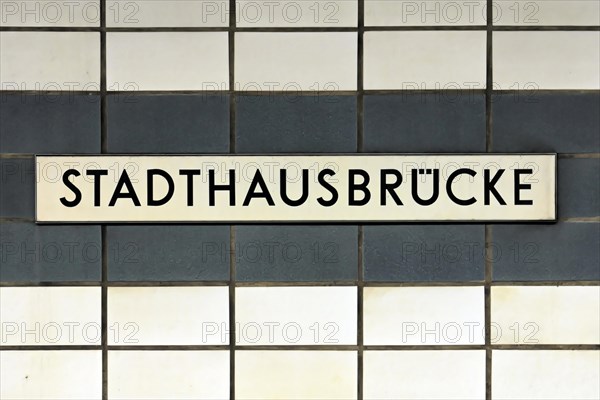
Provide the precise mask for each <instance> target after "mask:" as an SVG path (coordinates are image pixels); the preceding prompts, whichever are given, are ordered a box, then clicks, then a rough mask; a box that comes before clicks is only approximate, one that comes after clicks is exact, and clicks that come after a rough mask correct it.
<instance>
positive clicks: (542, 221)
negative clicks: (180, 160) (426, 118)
mask: <svg viewBox="0 0 600 400" xmlns="http://www.w3.org/2000/svg"><path fill="white" fill-rule="evenodd" d="M204 156H208V157H257V156H258V157H261V156H265V157H285V156H300V157H312V156H314V157H323V156H331V157H338V156H351V157H362V156H553V157H554V218H552V219H534V220H519V219H515V220H489V219H485V220H484V219H482V220H446V219H444V220H406V219H403V220H386V221H378V220H346V221H335V220H333V221H332V220H302V221H269V220H253V221H238V220H231V221H204V222H202V221H126V220H124V221H118V220H111V221H60V220H56V221H38V204H37V183H38V180H37V179H38V168H37V164H38V162H37V159H38V157H204ZM33 159H34V163H35V166H34V172H35V185H34V191H33V192H34V197H35V199H34V200H35V212H34V218H35V224H36V225H141V226H143V225H207V226H208V225H374V226H375V225H490V224H494V225H506V224H511V225H536V224H540V225H546V224H556V223H557V222H558V221H559V219H558V210H559V209H558V206H559V204H558V173H559V170H558V153H546V152H544V153H531V152H527V153H504V152H502V153H482V152H478V153H439V152H435V153H234V154H230V153H101V154H92V153H86V154H69V153H60V154H58V153H56V154H34V156H33Z"/></svg>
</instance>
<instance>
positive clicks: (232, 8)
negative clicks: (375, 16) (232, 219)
mask: <svg viewBox="0 0 600 400" xmlns="http://www.w3.org/2000/svg"><path fill="white" fill-rule="evenodd" d="M236 6H237V4H236V0H229V36H228V46H229V51H228V54H229V153H232V154H235V152H236V144H237V143H236V113H237V97H236V94H235V32H236V22H237V10H236ZM235 234H236V227H235V225H230V226H229V399H230V400H234V399H235V348H236V340H237V335H236V329H235V328H236V327H235V287H236V282H235V281H236V261H237V260H236V251H235Z"/></svg>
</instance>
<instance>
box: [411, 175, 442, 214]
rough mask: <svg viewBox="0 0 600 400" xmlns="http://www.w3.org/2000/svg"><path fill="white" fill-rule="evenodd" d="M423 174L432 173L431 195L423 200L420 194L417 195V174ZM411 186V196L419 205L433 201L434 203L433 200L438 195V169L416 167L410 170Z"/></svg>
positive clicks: (429, 203)
mask: <svg viewBox="0 0 600 400" xmlns="http://www.w3.org/2000/svg"><path fill="white" fill-rule="evenodd" d="M417 172H418V173H420V174H423V175H431V174H432V173H433V193H432V195H431V197H430V198H429V199H427V200H423V199H422V198H421V197H420V196H419V191H418V186H419V182H418V181H419V174H418V173H417ZM411 183H412V185H411V187H412V197H413V199H414V200H415V202H416V203H417V204H419V205H422V206H430V205H432V204H433V203H435V201H436V200H437V199H438V196H439V195H440V170H439V169H434V170H433V171H432V170H431V169H427V170H423V169H420V170H417V169H413V170H412V177H411Z"/></svg>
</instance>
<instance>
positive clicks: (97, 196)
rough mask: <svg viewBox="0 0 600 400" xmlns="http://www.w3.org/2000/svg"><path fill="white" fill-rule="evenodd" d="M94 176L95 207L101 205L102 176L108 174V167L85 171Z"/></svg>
mask: <svg viewBox="0 0 600 400" xmlns="http://www.w3.org/2000/svg"><path fill="white" fill-rule="evenodd" d="M85 174H86V175H87V176H90V175H91V176H93V177H94V207H100V177H101V176H104V175H108V170H107V169H91V170H89V171H87V172H86V173H85Z"/></svg>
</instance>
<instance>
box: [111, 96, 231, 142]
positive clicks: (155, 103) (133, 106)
mask: <svg viewBox="0 0 600 400" xmlns="http://www.w3.org/2000/svg"><path fill="white" fill-rule="evenodd" d="M108 151H109V152H111V153H227V152H228V151H229V97H228V96H227V95H128V96H125V97H124V96H123V95H122V94H121V95H111V96H109V97H108Z"/></svg>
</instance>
